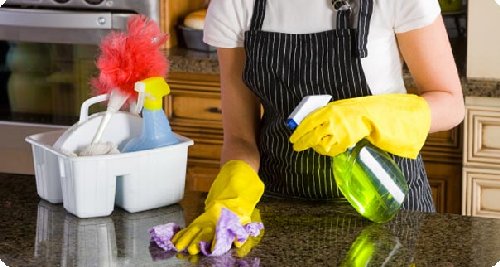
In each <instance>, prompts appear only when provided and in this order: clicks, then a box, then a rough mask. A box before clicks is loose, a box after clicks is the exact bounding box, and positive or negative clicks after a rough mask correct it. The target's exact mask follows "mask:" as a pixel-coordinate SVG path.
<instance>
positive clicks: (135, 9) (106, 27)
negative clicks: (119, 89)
mask: <svg viewBox="0 0 500 267" xmlns="http://www.w3.org/2000/svg"><path fill="white" fill-rule="evenodd" d="M159 13H160V0H7V1H6V3H5V4H4V5H3V6H2V7H1V8H0V40H8V41H23V42H46V43H74V44H97V43H99V41H100V39H101V38H102V37H103V36H104V35H106V34H107V33H108V32H109V31H111V30H122V29H125V27H126V21H127V19H128V17H130V16H131V15H132V14H143V15H145V16H147V17H149V18H151V19H153V20H155V21H159V19H160V15H159Z"/></svg>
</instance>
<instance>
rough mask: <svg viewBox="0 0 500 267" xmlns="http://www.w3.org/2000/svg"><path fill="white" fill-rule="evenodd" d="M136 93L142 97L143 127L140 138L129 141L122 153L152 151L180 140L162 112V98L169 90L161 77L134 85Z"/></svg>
mask: <svg viewBox="0 0 500 267" xmlns="http://www.w3.org/2000/svg"><path fill="white" fill-rule="evenodd" d="M136 91H138V92H139V95H141V94H143V95H144V108H143V110H142V118H143V127H142V133H141V135H140V136H138V137H135V138H132V139H131V140H129V141H128V142H127V143H126V144H125V146H124V147H123V149H122V152H133V151H139V150H147V149H153V148H158V147H163V146H168V145H173V144H177V143H179V142H180V140H179V139H178V138H177V136H176V135H175V134H174V133H173V132H172V128H171V127H170V123H169V121H168V119H167V116H166V115H165V112H164V111H163V108H162V106H163V97H164V96H166V95H168V94H169V93H170V88H169V86H168V84H167V83H166V82H165V79H164V78H163V77H151V78H147V79H145V80H143V81H141V82H137V83H136Z"/></svg>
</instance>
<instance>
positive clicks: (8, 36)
mask: <svg viewBox="0 0 500 267" xmlns="http://www.w3.org/2000/svg"><path fill="white" fill-rule="evenodd" d="M160 1H161V0H7V1H6V3H5V4H4V5H3V6H2V7H1V8H0V172H11V173H33V160H32V152H31V148H30V147H29V145H28V144H27V143H26V142H25V141H24V138H25V137H26V136H28V135H31V134H34V133H39V132H43V131H48V130H51V129H56V128H61V127H68V126H69V125H72V124H74V123H75V122H76V121H77V120H78V115H79V110H80V105H81V103H82V102H83V101H84V100H85V99H87V98H88V97H89V96H90V95H91V88H90V86H89V81H90V78H91V77H92V76H95V75H96V67H95V57H96V56H97V55H98V52H99V51H98V44H99V43H100V40H101V38H102V37H103V36H105V35H106V34H107V33H109V32H110V31H112V30H122V29H125V27H126V21H127V19H128V18H129V17H130V16H131V15H133V14H144V15H145V16H147V17H149V18H151V19H153V20H156V21H159V19H160ZM97 110H99V108H94V110H93V111H97Z"/></svg>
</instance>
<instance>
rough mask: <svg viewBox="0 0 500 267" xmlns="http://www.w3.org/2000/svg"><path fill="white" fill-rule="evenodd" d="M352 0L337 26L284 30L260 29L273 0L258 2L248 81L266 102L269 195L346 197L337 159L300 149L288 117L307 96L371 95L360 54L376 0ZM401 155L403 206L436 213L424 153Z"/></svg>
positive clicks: (248, 35) (263, 148)
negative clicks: (335, 169)
mask: <svg viewBox="0 0 500 267" xmlns="http://www.w3.org/2000/svg"><path fill="white" fill-rule="evenodd" d="M357 3H359V6H356V4H357ZM351 5H352V7H353V9H352V10H339V11H338V12H336V14H337V15H336V18H333V19H335V20H336V21H335V25H336V29H333V30H328V31H323V32H318V33H310V34H285V33H278V32H266V31H262V30H261V28H262V24H263V21H264V17H265V7H266V0H255V6H254V11H253V15H252V20H251V25H250V29H249V30H248V31H247V32H245V49H246V66H245V71H244V74H243V79H244V81H245V83H246V85H247V86H248V87H249V88H250V89H251V90H252V91H253V92H254V93H255V94H256V95H257V97H259V99H260V101H261V104H262V105H263V107H264V115H263V118H262V121H261V132H260V136H259V149H260V155H261V164H260V170H259V175H260V177H261V179H262V180H263V181H264V183H265V184H266V193H267V194H270V195H276V196H283V197H296V198H306V199H316V200H323V199H333V198H339V197H343V196H342V194H341V192H340V191H339V189H338V188H337V186H336V184H335V180H334V178H333V174H332V168H331V158H330V157H328V156H322V155H320V154H318V153H316V152H315V151H314V150H312V149H309V150H306V151H302V152H295V151H294V150H293V146H292V144H291V143H290V142H289V140H288V139H289V137H290V135H291V134H292V132H291V131H290V130H289V129H288V128H287V127H286V124H285V121H286V118H287V116H288V114H290V113H291V112H292V111H293V109H294V108H295V106H296V105H297V104H298V103H299V102H300V101H301V100H302V98H303V97H304V96H308V95H318V94H330V95H332V96H333V99H332V101H335V100H339V99H344V98H352V97H360V96H368V95H371V91H370V88H369V87H368V85H367V82H366V79H365V75H364V72H363V69H362V67H361V57H365V56H366V54H367V51H366V40H367V35H368V29H369V25H370V19H371V13H372V9H373V0H358V1H357V2H356V3H352V4H351ZM351 12H357V23H352V22H351V16H352V15H351ZM355 15H356V14H354V17H355ZM300 19H303V20H304V23H307V19H304V18H300ZM311 19H314V18H311ZM350 24H357V27H350ZM394 159H395V161H396V163H397V164H398V165H399V166H400V168H401V170H402V171H403V173H404V175H405V177H406V178H407V180H408V184H409V187H410V193H409V194H408V196H407V198H406V199H405V202H404V203H403V208H406V209H411V210H419V211H434V205H433V202H432V196H431V191H430V186H429V183H428V180H427V175H426V173H425V169H424V167H423V162H422V158H421V156H419V157H418V158H417V159H416V160H410V159H406V158H400V157H394Z"/></svg>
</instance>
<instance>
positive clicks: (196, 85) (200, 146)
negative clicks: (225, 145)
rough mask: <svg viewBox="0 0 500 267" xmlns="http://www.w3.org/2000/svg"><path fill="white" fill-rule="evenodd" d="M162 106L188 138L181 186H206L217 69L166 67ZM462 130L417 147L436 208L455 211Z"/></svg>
mask: <svg viewBox="0 0 500 267" xmlns="http://www.w3.org/2000/svg"><path fill="white" fill-rule="evenodd" d="M168 82H169V84H170V88H171V93H170V95H169V97H168V98H166V100H165V107H166V108H165V110H166V112H167V115H168V116H169V118H170V123H171V125H172V128H173V130H174V131H175V132H177V133H179V134H181V135H184V136H187V137H189V138H191V139H193V140H194V145H193V146H191V147H190V148H189V161H188V173H187V181H186V186H187V188H188V189H189V190H194V191H208V189H209V188H210V185H211V183H212V181H213V179H214V178H215V176H216V175H217V172H218V170H219V158H220V153H221V145H222V121H221V120H222V114H221V107H220V83H219V77H218V75H217V74H198V73H181V72H172V73H170V76H169V78H168ZM461 140H462V131H461V127H457V128H455V129H453V130H451V131H447V132H439V133H434V134H431V135H430V136H429V138H428V140H427V142H426V145H425V146H424V148H423V150H422V154H423V157H424V161H425V166H426V169H427V173H428V176H429V182H430V185H431V188H432V193H433V197H434V202H435V204H436V208H437V211H438V212H450V213H460V211H461V203H462V202H461V195H462V194H461V190H462V183H461V176H462V174H461V173H462V165H461V161H462V141H461Z"/></svg>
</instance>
